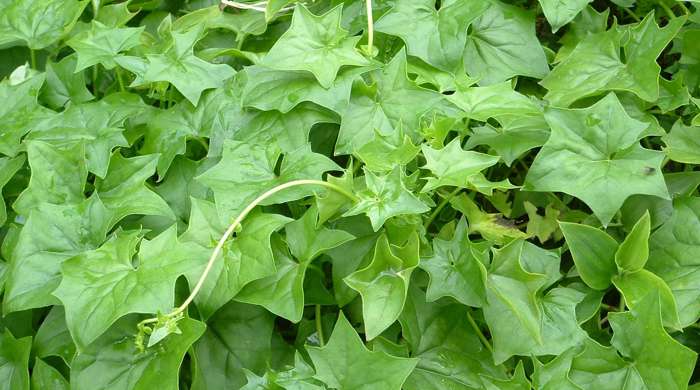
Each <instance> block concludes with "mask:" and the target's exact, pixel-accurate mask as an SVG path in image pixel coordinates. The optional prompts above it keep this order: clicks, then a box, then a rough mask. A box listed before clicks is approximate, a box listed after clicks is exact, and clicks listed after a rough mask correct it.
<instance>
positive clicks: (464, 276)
mask: <svg viewBox="0 0 700 390" xmlns="http://www.w3.org/2000/svg"><path fill="white" fill-rule="evenodd" d="M468 233H469V232H468V228H467V221H466V219H464V218H462V219H460V220H459V223H458V224H457V228H456V229H455V232H454V234H453V236H452V238H451V239H450V240H443V239H440V238H435V239H434V240H433V253H432V255H431V256H430V257H427V258H424V259H423V260H422V261H421V263H420V267H421V268H422V269H423V270H425V271H426V272H427V273H428V275H430V283H429V284H428V290H427V292H426V299H427V300H428V301H436V300H437V299H439V298H441V297H452V298H454V299H455V300H457V302H460V303H462V304H464V305H467V306H472V307H481V306H483V304H484V302H485V300H486V266H487V265H488V263H489V259H488V253H484V252H480V251H479V249H478V248H476V247H474V246H473V245H472V243H471V241H469V234H468Z"/></svg>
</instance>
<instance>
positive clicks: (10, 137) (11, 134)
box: [0, 75, 53, 157]
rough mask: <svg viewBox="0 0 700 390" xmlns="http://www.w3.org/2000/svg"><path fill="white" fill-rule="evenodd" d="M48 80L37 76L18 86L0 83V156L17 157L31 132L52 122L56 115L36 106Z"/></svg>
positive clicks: (7, 81) (6, 82)
mask: <svg viewBox="0 0 700 390" xmlns="http://www.w3.org/2000/svg"><path fill="white" fill-rule="evenodd" d="M44 80H45V76H43V75H38V76H34V77H32V78H30V79H28V80H25V81H23V82H20V83H18V84H11V83H10V81H9V80H3V81H0V99H1V100H2V101H4V102H6V104H3V105H2V106H0V128H2V129H3V130H2V132H0V153H2V154H4V155H6V156H10V157H14V156H16V155H17V153H19V152H20V150H21V149H20V146H19V145H20V141H21V140H22V137H23V136H24V135H25V134H27V133H28V132H29V130H31V128H32V127H33V126H34V125H36V124H37V123H40V122H41V121H42V120H44V119H47V118H50V117H51V116H52V115H53V112H52V111H51V110H49V109H47V108H45V107H42V106H40V105H39V104H38V103H37V98H38V96H39V91H40V90H41V86H42V85H43V84H44Z"/></svg>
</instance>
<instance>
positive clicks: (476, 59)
mask: <svg viewBox="0 0 700 390" xmlns="http://www.w3.org/2000/svg"><path fill="white" fill-rule="evenodd" d="M470 29H471V32H470V34H469V39H468V40H467V46H466V49H465V52H464V66H465V68H466V70H467V73H468V74H469V76H471V77H474V78H477V79H479V80H480V81H479V83H480V84H482V85H488V84H495V83H498V82H501V81H505V80H507V79H509V78H511V77H513V76H517V75H522V76H528V77H538V78H541V77H544V76H545V75H547V73H548V72H549V66H548V65H547V58H546V57H545V54H544V50H543V49H542V45H541V44H540V42H539V41H538V40H537V37H536V36H535V20H534V17H533V15H532V14H530V13H528V12H527V11H524V10H522V9H520V8H518V7H515V6H511V5H507V4H503V3H501V2H492V3H490V4H489V7H488V8H487V9H486V11H485V12H484V13H483V14H482V15H481V16H479V17H478V18H477V19H476V20H474V21H473V22H472V24H471V26H470Z"/></svg>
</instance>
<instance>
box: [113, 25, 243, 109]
mask: <svg viewBox="0 0 700 390" xmlns="http://www.w3.org/2000/svg"><path fill="white" fill-rule="evenodd" d="M171 34H172V38H173V46H172V47H171V48H170V49H169V50H168V51H166V52H165V53H162V54H148V55H147V56H146V61H145V62H133V61H130V60H129V58H128V57H126V58H125V57H117V58H115V61H116V62H117V64H119V65H121V66H123V67H124V68H126V69H128V70H129V71H131V72H133V73H134V74H136V76H137V77H136V79H135V80H134V82H132V83H131V86H132V87H138V86H141V85H144V84H148V83H155V82H159V81H166V82H169V83H171V84H172V85H173V86H174V87H175V88H177V90H178V91H180V93H182V95H183V96H184V97H185V98H186V99H187V100H188V101H189V102H190V103H192V104H193V105H195V106H196V105H197V103H198V102H199V98H200V96H201V95H202V91H204V90H206V89H210V88H218V87H220V86H222V85H223V83H224V80H226V79H228V78H231V77H233V75H234V74H235V73H236V72H235V71H234V70H233V68H231V67H230V66H228V65H225V64H212V63H209V62H207V61H204V60H202V59H201V58H199V57H197V56H195V55H194V53H193V47H194V45H195V43H197V41H198V40H199V34H200V30H199V29H192V30H189V31H187V32H177V31H172V33H171Z"/></svg>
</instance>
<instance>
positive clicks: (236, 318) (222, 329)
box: [192, 302, 274, 390]
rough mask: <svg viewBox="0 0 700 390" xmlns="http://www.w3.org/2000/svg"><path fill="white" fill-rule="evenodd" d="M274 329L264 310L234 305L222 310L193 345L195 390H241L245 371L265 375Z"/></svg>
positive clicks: (272, 321) (208, 323) (240, 304)
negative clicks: (231, 389)
mask: <svg viewBox="0 0 700 390" xmlns="http://www.w3.org/2000/svg"><path fill="white" fill-rule="evenodd" d="M273 327H274V317H273V316H272V315H271V314H270V313H268V312H267V311H265V309H263V308H260V307H257V306H253V305H245V304H242V303H235V302H231V303H229V304H227V305H226V306H224V307H222V308H221V310H219V311H217V312H216V314H214V316H213V317H211V318H210V319H209V321H208V322H207V330H206V332H204V334H203V335H202V337H201V338H200V339H199V340H197V342H196V343H195V344H194V347H193V350H194V353H193V355H192V356H193V359H194V361H196V362H197V364H196V365H195V371H194V378H193V382H192V389H193V390H203V389H211V388H220V389H224V388H240V387H241V386H243V385H244V384H245V375H244V369H245V370H252V371H254V372H258V373H260V372H263V371H265V369H267V363H268V359H269V358H270V356H271V352H272V351H271V340H270V339H271V337H272V334H273V333H272V331H273ZM242 340H246V342H245V343H241V341H242Z"/></svg>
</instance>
